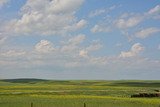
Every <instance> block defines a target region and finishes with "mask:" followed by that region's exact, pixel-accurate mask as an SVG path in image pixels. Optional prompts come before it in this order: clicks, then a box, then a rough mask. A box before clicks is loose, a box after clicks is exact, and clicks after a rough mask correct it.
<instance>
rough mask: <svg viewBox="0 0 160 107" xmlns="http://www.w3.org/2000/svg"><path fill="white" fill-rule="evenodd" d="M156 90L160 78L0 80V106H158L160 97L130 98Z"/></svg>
mask: <svg viewBox="0 0 160 107" xmlns="http://www.w3.org/2000/svg"><path fill="white" fill-rule="evenodd" d="M155 90H160V81H133V80H132V81H131V80H130V81H124V80H123V81H88V80H84V81H72V80H70V81H53V80H42V79H10V80H0V107H30V106H31V102H33V107H83V104H84V102H85V103H86V107H160V98H131V95H132V94H137V93H154V92H155Z"/></svg>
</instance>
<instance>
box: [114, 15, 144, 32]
mask: <svg viewBox="0 0 160 107" xmlns="http://www.w3.org/2000/svg"><path fill="white" fill-rule="evenodd" d="M142 20H143V18H142V17H141V16H133V17H132V16H131V17H128V18H120V19H118V20H116V21H115V25H116V27H118V28H120V29H126V28H131V27H134V26H136V25H138V24H139V23H140V22H141V21H142Z"/></svg>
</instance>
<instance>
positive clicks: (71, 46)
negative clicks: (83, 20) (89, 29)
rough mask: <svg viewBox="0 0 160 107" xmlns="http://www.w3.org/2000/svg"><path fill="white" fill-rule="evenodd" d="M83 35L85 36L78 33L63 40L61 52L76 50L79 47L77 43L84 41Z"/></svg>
mask: <svg viewBox="0 0 160 107" xmlns="http://www.w3.org/2000/svg"><path fill="white" fill-rule="evenodd" d="M85 37H86V36H85V35H84V34H79V35H77V36H74V37H72V38H70V39H69V40H67V41H65V42H64V45H63V46H62V48H61V51H62V52H72V51H77V50H78V49H79V47H78V45H79V44H80V43H82V42H83V41H84V39H85Z"/></svg>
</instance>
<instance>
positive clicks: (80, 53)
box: [79, 50, 88, 57]
mask: <svg viewBox="0 0 160 107" xmlns="http://www.w3.org/2000/svg"><path fill="white" fill-rule="evenodd" d="M79 55H80V56H81V57H87V56H88V52H87V51H86V50H81V51H80V52H79Z"/></svg>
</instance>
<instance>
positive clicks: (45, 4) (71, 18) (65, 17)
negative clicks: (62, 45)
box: [5, 0, 87, 35]
mask: <svg viewBox="0 0 160 107" xmlns="http://www.w3.org/2000/svg"><path fill="white" fill-rule="evenodd" d="M83 1H84V0H76V1H75V0H52V1H50V0H45V1H44V0H34V1H33V0H28V1H27V2H26V4H25V5H24V6H23V8H22V9H21V11H22V12H21V14H22V16H21V17H20V19H14V20H11V21H10V23H8V24H7V25H6V27H7V29H6V31H5V32H11V33H12V34H15V35H28V34H37V35H55V34H59V35H62V34H65V33H67V32H70V31H73V30H78V29H80V28H83V27H84V26H85V25H86V23H87V21H86V20H84V19H81V20H80V21H79V20H77V18H76V17H75V12H76V10H77V9H78V8H79V7H80V6H81V4H82V3H83Z"/></svg>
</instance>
